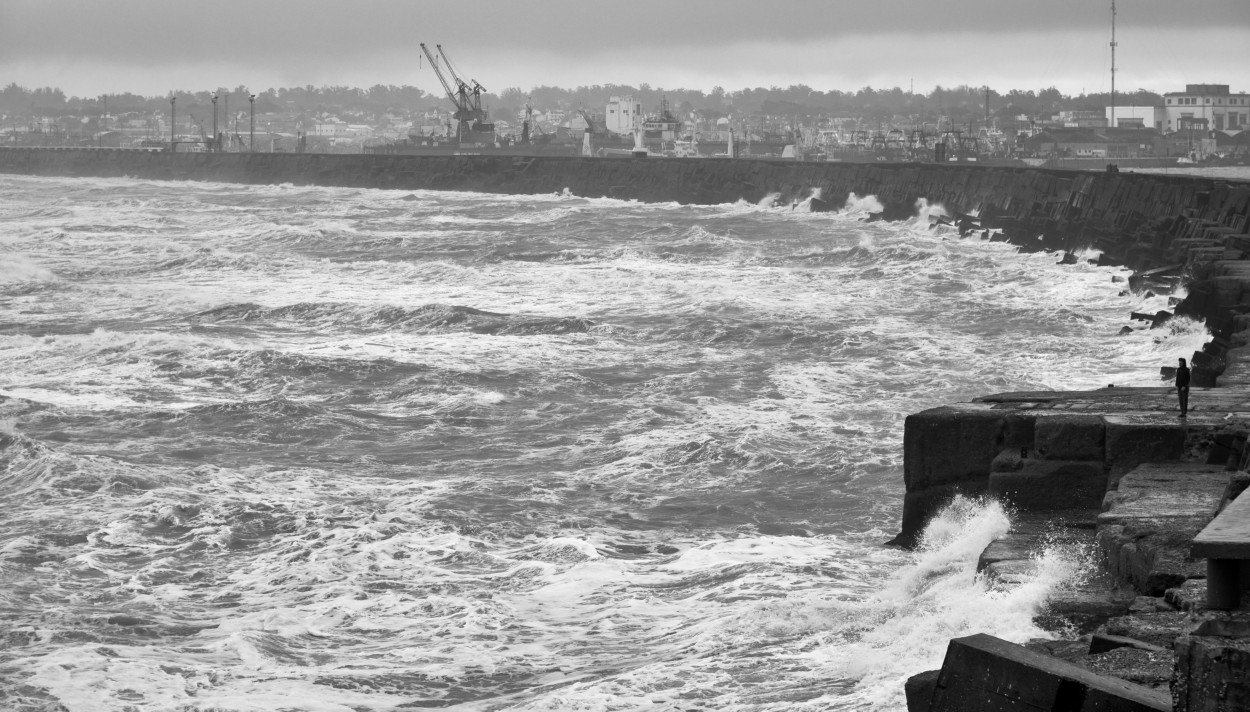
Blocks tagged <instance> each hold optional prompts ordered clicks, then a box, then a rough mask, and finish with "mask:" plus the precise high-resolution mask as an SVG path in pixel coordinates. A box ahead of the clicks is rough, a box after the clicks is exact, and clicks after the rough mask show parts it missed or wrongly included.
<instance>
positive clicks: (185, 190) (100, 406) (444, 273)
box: [0, 177, 1203, 712]
mask: <svg viewBox="0 0 1250 712" xmlns="http://www.w3.org/2000/svg"><path fill="white" fill-rule="evenodd" d="M874 208H875V209H876V210H879V205H878V204H877V201H876V200H875V199H874V198H873V197H872V196H856V197H855V198H854V199H853V200H852V201H851V203H850V204H849V207H848V209H847V211H845V212H843V213H840V214H828V213H811V212H810V210H809V205H808V204H807V203H806V202H804V203H800V204H796V205H793V206H792V205H781V206H777V205H773V204H772V203H766V204H762V205H751V204H747V203H738V204H733V205H720V206H705V207H693V206H679V205H676V204H658V205H649V204H638V203H628V202H621V201H613V200H606V199H603V200H587V199H580V198H572V197H569V196H529V197H517V196H494V195H476V194H462V193H433V192H421V193H415V194H413V193H405V192H393V191H376V190H355V189H344V188H314V187H292V186H274V187H258V186H236V185H223V184H212V183H154V182H142V181H134V180H121V179H118V180H88V179H73V180H71V179H47V178H24V177H0V362H2V363H3V364H4V370H3V371H0V396H3V397H4V400H3V401H2V402H0V468H2V469H0V491H2V492H3V493H4V498H5V502H6V511H5V514H6V516H5V517H4V519H3V520H0V612H2V613H3V616H2V617H0V639H2V640H3V641H4V644H3V645H0V707H4V708H6V709H16V710H48V709H65V710H72V711H74V712H77V711H78V710H101V709H104V710H143V711H148V710H151V711H156V710H162V711H163V710H171V709H178V710H273V709H292V710H335V711H339V710H391V709H400V708H404V709H409V708H413V707H444V708H451V709H464V710H488V709H490V710H495V709H518V710H560V709H566V710H624V709H631V710H632V709H647V708H650V709H706V710H726V709H736V710H794V709H813V710H815V709H879V710H893V709H900V708H901V706H902V684H901V683H902V680H903V679H905V678H906V676H907V675H909V674H912V673H914V672H917V671H919V670H923V669H927V668H931V667H933V666H935V665H936V664H937V663H938V662H939V661H940V657H941V654H942V652H943V651H944V649H945V642H946V639H947V638H949V637H950V636H951V635H957V634H965V633H971V632H976V631H978V630H985V631H987V632H992V633H995V634H998V635H1002V636H1004V637H1008V638H1011V639H1014V640H1023V639H1026V638H1028V637H1032V636H1036V635H1042V634H1043V633H1042V632H1041V631H1039V630H1037V629H1036V628H1035V627H1033V625H1032V623H1031V620H1030V619H1031V616H1032V613H1033V612H1034V611H1035V610H1037V607H1038V606H1040V605H1042V604H1043V602H1044V600H1045V598H1046V595H1047V593H1048V591H1049V590H1050V589H1051V587H1052V586H1053V585H1054V584H1055V582H1056V581H1058V580H1059V579H1061V578H1063V577H1065V576H1067V575H1069V574H1070V571H1068V570H1067V569H1065V568H1064V567H1065V566H1066V564H1065V563H1064V562H1063V561H1061V560H1059V559H1056V560H1055V561H1054V562H1052V564H1053V565H1049V566H1041V567H1039V570H1040V571H1041V572H1042V573H1041V574H1039V576H1038V577H1037V580H1036V581H1034V582H1033V583H1032V584H1031V585H1029V586H1024V587H1021V588H1019V589H1017V590H1014V591H1011V592H1004V591H996V590H994V588H993V587H992V586H990V585H989V584H988V583H987V582H984V581H981V580H979V579H977V577H976V576H975V574H974V572H973V570H972V569H973V568H974V567H973V564H974V562H975V558H976V555H977V553H979V551H980V548H981V547H983V546H984V544H985V542H986V541H988V540H989V539H991V538H992V537H993V536H996V535H997V533H1001V531H1003V530H1005V528H1006V527H1008V526H1009V522H1008V519H1007V517H1006V515H1005V514H1003V513H1002V512H1001V511H1000V510H999V509H997V507H996V505H993V504H992V503H970V502H959V503H956V505H955V506H954V507H953V508H952V509H951V510H950V511H949V512H948V513H947V514H946V515H944V516H943V517H942V518H940V519H939V522H938V524H937V525H936V526H935V527H934V528H932V529H931V530H930V533H929V538H928V544H927V545H926V547H925V548H922V549H921V550H919V551H917V552H915V553H907V552H900V551H895V550H891V549H887V548H884V547H882V546H880V542H882V541H884V540H885V539H887V538H889V537H890V536H891V535H892V534H893V533H894V530H895V527H896V524H897V521H898V518H899V513H900V511H899V510H900V504H899V503H900V501H901V495H902V476H901V460H902V427H903V418H904V417H905V416H906V415H907V414H908V413H912V412H916V411H919V410H922V409H924V408H928V407H932V406H935V405H939V404H942V403H945V402H950V401H956V400H964V399H967V398H969V397H971V396H974V395H979V394H983V393H987V392H996V391H1005V390H1018V389H1032V388H1094V387H1100V386H1103V385H1106V384H1107V383H1116V384H1118V385H1147V384H1152V383H1155V382H1157V381H1156V379H1157V375H1156V374H1157V368H1158V365H1159V364H1160V363H1168V362H1171V361H1173V360H1174V359H1175V358H1176V357H1177V356H1184V355H1187V354H1188V353H1190V352H1192V351H1193V350H1194V349H1195V347H1196V346H1197V345H1198V344H1200V343H1201V341H1202V339H1203V329H1202V327H1201V325H1199V324H1188V323H1182V322H1181V321H1179V320H1178V321H1174V322H1173V323H1172V327H1171V328H1170V329H1167V330H1156V331H1139V332H1135V333H1133V334H1131V335H1129V336H1125V337H1117V336H1115V334H1116V332H1117V331H1118V330H1119V328H1120V327H1121V326H1122V325H1124V323H1125V318H1126V316H1127V314H1128V313H1129V312H1130V311H1132V310H1138V311H1154V310H1155V309H1156V308H1161V307H1158V305H1157V304H1156V303H1155V302H1157V301H1158V300H1159V299H1162V298H1159V297H1156V298H1154V300H1152V301H1143V300H1140V299H1136V298H1134V297H1130V296H1119V295H1118V286H1119V285H1113V284H1112V276H1113V275H1116V274H1120V272H1119V271H1118V270H1115V269H1111V268H1101V267H1095V266H1092V265H1090V264H1079V265H1073V266H1060V265H1057V264H1055V262H1056V261H1057V259H1056V257H1055V256H1054V255H1045V254H1034V255H1022V254H1017V253H1016V252H1015V251H1014V249H1013V248H1011V247H1009V246H1007V245H1003V244H1000V243H987V242H980V241H975V240H959V239H958V238H957V235H955V234H954V232H953V231H951V230H950V229H949V228H945V227H942V228H938V229H937V230H936V231H934V230H930V229H928V227H927V222H928V221H927V218H926V217H925V216H926V215H928V214H931V213H934V211H936V210H938V209H939V207H938V206H927V205H922V206H919V207H918V210H923V211H924V214H923V215H921V216H920V217H919V219H917V220H916V221H912V222H907V223H896V224H885V223H880V222H875V223H866V222H861V219H862V218H864V217H865V216H866V215H867V214H868V213H869V212H875V211H876V210H874ZM58 705H59V706H58Z"/></svg>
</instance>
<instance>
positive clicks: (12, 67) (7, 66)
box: [0, 0, 1250, 97]
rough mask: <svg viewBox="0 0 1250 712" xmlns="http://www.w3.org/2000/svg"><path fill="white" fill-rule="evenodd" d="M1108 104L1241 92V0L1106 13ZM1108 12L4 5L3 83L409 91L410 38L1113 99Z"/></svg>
mask: <svg viewBox="0 0 1250 712" xmlns="http://www.w3.org/2000/svg"><path fill="white" fill-rule="evenodd" d="M1116 4H1117V10H1118V15H1117V22H1116V39H1117V41H1118V42H1119V47H1118V50H1117V52H1116V66H1117V67H1118V69H1119V72H1118V74H1117V79H1116V90H1117V92H1120V91H1132V90H1134V89H1138V88H1142V89H1150V90H1153V91H1158V92H1167V91H1180V90H1183V89H1184V85H1185V84H1186V83H1210V84H1229V85H1231V86H1232V89H1233V91H1235V92H1236V91H1247V92H1250V0H1117V3H1116ZM1110 40H1111V9H1110V1H1109V0H1107V1H1102V0H855V1H854V2H844V1H843V0H624V1H622V2H601V1H600V0H507V1H504V0H438V2H431V1H428V0H298V1H296V0H202V1H196V2H189V1H188V0H0V85H7V84H9V83H17V84H19V85H21V86H24V87H27V88H36V87H45V86H50V87H56V88H60V89H61V90H63V91H64V92H65V93H66V94H68V95H71V96H89V97H94V96H98V95H101V94H109V93H120V92H127V91H129V92H134V93H137V94H142V95H163V94H167V93H168V92H169V91H170V90H171V89H178V90H192V91H196V90H211V89H214V88H216V87H228V88H234V87H237V86H246V87H248V88H250V89H251V90H253V91H263V90H265V89H269V88H277V87H293V86H304V85H313V86H325V85H345V86H356V87H362V88H367V87H370V86H373V85H375V84H396V85H404V84H411V85H415V86H418V87H421V88H422V89H425V90H427V91H431V92H441V89H440V88H439V85H438V81H437V79H436V78H435V76H434V74H433V72H432V71H431V70H430V67H429V64H428V62H424V61H421V60H419V57H420V54H421V51H420V48H419V43H421V42H425V43H427V44H429V45H431V47H432V46H433V45H434V44H442V45H443V47H444V49H445V50H446V51H447V53H448V55H450V57H451V59H452V61H454V62H455V64H456V66H457V67H459V68H460V69H461V70H462V71H463V73H464V74H467V75H469V76H470V77H472V78H475V79H477V80H478V81H479V82H481V83H482V84H483V85H484V86H485V87H486V88H487V89H488V90H491V91H499V90H502V89H504V88H507V87H519V88H521V89H523V90H524V89H529V88H531V87H534V86H539V85H555V86H564V87H573V86H578V85H590V84H608V83H618V84H631V85H638V84H642V83H646V84H650V85H651V86H652V87H656V88H698V89H704V90H710V89H711V88H712V87H714V86H718V85H719V86H722V87H724V88H725V89H726V90H727V91H733V90H735V89H741V88H744V87H756V86H774V85H775V86H789V85H791V84H807V85H809V86H811V87H813V88H816V89H821V90H829V89H841V90H847V91H854V90H858V89H860V88H862V87H864V86H872V87H874V88H878V89H881V88H891V87H896V86H897V87H901V88H902V89H904V90H908V89H910V88H912V87H914V89H915V91H917V92H928V91H930V90H931V89H932V88H933V87H934V86H935V85H942V86H957V85H960V84H967V85H971V86H982V85H987V86H989V87H991V88H993V89H994V90H996V91H999V92H1005V91H1007V90H1009V89H1034V90H1037V89H1042V88H1045V87H1049V86H1054V87H1056V88H1058V89H1059V90H1060V91H1062V92H1064V93H1065V94H1079V93H1082V92H1100V91H1108V90H1109V89H1110V86H1111V80H1110V70H1111V50H1110V47H1109V46H1108V45H1109V42H1110Z"/></svg>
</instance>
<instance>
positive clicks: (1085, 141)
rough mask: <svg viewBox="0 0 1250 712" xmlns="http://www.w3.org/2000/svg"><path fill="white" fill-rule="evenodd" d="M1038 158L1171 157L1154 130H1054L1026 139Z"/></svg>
mask: <svg viewBox="0 0 1250 712" xmlns="http://www.w3.org/2000/svg"><path fill="white" fill-rule="evenodd" d="M1024 150H1025V151H1026V152H1028V153H1031V154H1033V155H1036V156H1061V157H1071V158H1149V157H1156V156H1164V155H1167V150H1166V142H1165V141H1164V139H1163V137H1162V136H1161V135H1160V134H1159V132H1158V131H1155V130H1154V129H1134V128H1118V129H1108V128H1103V129H1076V128H1052V129H1046V130H1044V131H1041V132H1039V133H1037V134H1034V135H1033V136H1028V137H1026V138H1025V139H1024Z"/></svg>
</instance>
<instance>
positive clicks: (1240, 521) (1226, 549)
mask: <svg viewBox="0 0 1250 712" xmlns="http://www.w3.org/2000/svg"><path fill="white" fill-rule="evenodd" d="M1225 479H1227V478H1225ZM1223 496H1224V491H1223V490H1221V492H1220V497H1221V498H1222V497H1223ZM1218 504H1219V502H1218V501H1217V506H1218ZM1191 553H1192V554H1193V555H1194V556H1195V557H1202V558H1204V559H1250V497H1238V498H1236V499H1234V500H1233V501H1232V502H1230V503H1228V505H1227V506H1225V507H1224V509H1223V510H1222V511H1221V512H1220V514H1219V516H1218V517H1216V518H1215V519H1214V520H1213V521H1211V523H1210V524H1208V525H1206V526H1205V527H1203V529H1202V531H1201V532H1199V533H1198V535H1197V536H1195V537H1194V539H1193V548H1192V551H1191Z"/></svg>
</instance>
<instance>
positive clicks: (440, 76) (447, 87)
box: [421, 42, 466, 113]
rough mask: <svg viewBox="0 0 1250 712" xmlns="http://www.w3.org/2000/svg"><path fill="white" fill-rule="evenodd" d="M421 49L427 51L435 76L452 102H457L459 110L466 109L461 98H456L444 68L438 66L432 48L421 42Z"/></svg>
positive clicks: (426, 54) (427, 57) (426, 55)
mask: <svg viewBox="0 0 1250 712" xmlns="http://www.w3.org/2000/svg"><path fill="white" fill-rule="evenodd" d="M421 51H422V52H425V57H426V59H428V60H430V66H431V67H433V68H434V74H435V76H437V77H438V81H439V82H440V83H441V84H442V85H443V91H445V92H447V98H448V99H451V103H453V104H455V105H456V108H457V109H458V110H463V109H465V108H466V107H464V106H461V105H460V101H459V99H457V98H456V92H455V90H454V89H452V88H451V84H448V83H447V77H444V76H443V72H442V70H440V69H439V68H438V59H436V58H435V57H434V55H433V54H431V53H430V48H429V47H426V46H425V43H424V42H422V43H421ZM457 113H459V112H457Z"/></svg>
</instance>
